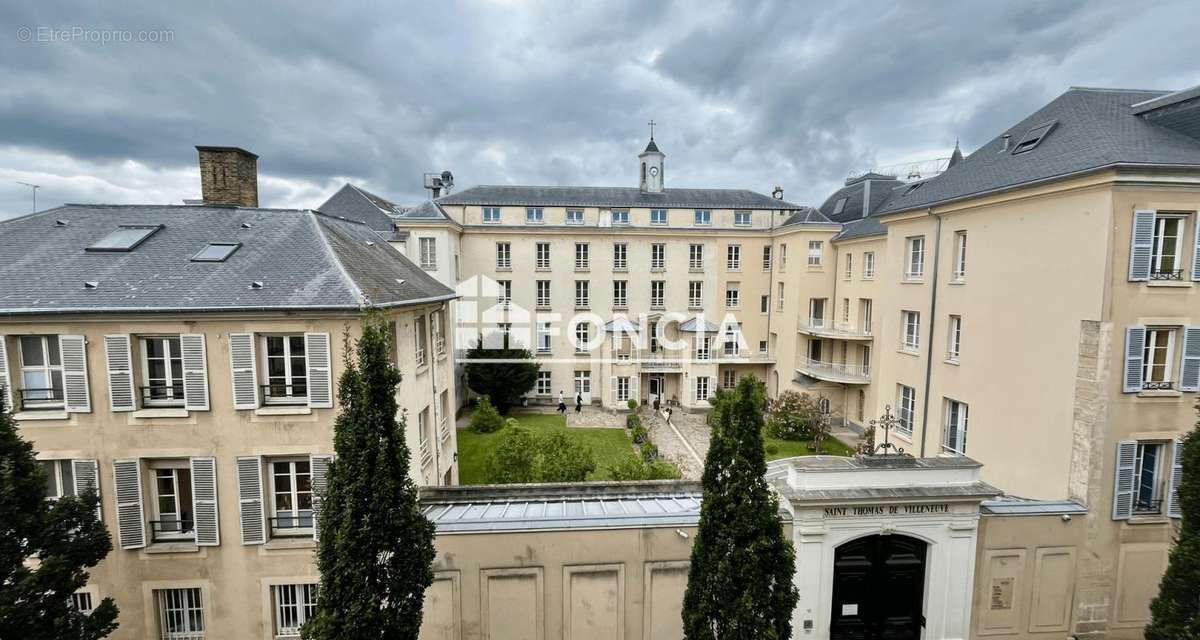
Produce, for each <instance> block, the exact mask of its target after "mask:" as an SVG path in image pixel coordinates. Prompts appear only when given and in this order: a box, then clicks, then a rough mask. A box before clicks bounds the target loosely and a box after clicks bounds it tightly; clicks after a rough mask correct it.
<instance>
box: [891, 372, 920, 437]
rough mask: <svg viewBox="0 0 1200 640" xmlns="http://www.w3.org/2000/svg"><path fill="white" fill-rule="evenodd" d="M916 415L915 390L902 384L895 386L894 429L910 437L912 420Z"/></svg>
mask: <svg viewBox="0 0 1200 640" xmlns="http://www.w3.org/2000/svg"><path fill="white" fill-rule="evenodd" d="M916 415H917V390H916V389H914V388H912V387H906V386H904V385H902V384H900V385H896V428H897V430H898V431H900V433H903V434H905V435H908V436H911V435H912V432H913V418H914V416H916Z"/></svg>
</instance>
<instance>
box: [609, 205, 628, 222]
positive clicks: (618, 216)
mask: <svg viewBox="0 0 1200 640" xmlns="http://www.w3.org/2000/svg"><path fill="white" fill-rule="evenodd" d="M612 221H613V224H615V225H626V224H629V210H628V209H613V212H612Z"/></svg>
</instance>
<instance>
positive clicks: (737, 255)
mask: <svg viewBox="0 0 1200 640" xmlns="http://www.w3.org/2000/svg"><path fill="white" fill-rule="evenodd" d="M725 268H726V269H727V270H729V271H741V270H742V245H740V244H731V245H729V246H727V247H725Z"/></svg>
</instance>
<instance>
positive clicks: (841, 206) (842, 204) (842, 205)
mask: <svg viewBox="0 0 1200 640" xmlns="http://www.w3.org/2000/svg"><path fill="white" fill-rule="evenodd" d="M846 200H847V198H838V201H837V203H835V204H834V205H833V215H835V216H836V215H837V214H839V213H841V212H842V211H844V210H845V209H846Z"/></svg>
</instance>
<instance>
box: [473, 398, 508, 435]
mask: <svg viewBox="0 0 1200 640" xmlns="http://www.w3.org/2000/svg"><path fill="white" fill-rule="evenodd" d="M503 428H504V418H502V417H500V412H499V411H496V407H495V406H493V405H492V401H491V399H490V398H488V397H487V396H480V398H479V402H478V403H477V405H476V407H475V413H473V414H471V431H474V432H475V433H494V432H496V431H499V430H501V429H503Z"/></svg>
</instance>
